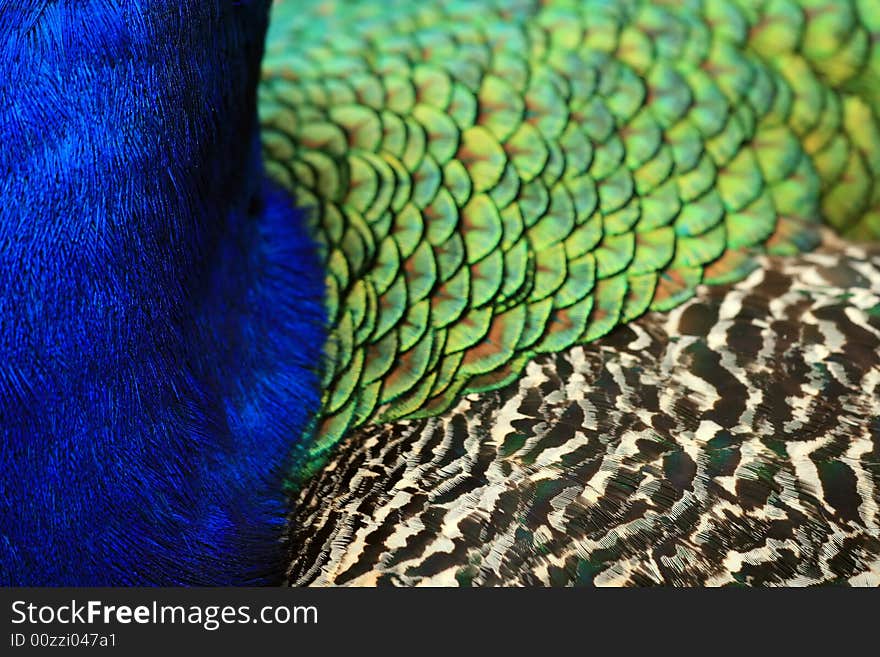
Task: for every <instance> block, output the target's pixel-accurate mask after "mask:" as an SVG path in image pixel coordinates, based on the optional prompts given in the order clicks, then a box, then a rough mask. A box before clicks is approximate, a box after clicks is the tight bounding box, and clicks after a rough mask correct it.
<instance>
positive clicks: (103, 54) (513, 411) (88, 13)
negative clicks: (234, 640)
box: [0, 0, 880, 585]
mask: <svg viewBox="0 0 880 657" xmlns="http://www.w3.org/2000/svg"><path fill="white" fill-rule="evenodd" d="M12 5H13V3H12V2H3V1H2V0H0V52H2V53H4V54H5V55H8V56H5V57H4V58H2V61H0V81H3V84H0V144H2V146H3V151H2V153H3V159H2V160H0V171H2V172H3V175H2V177H0V200H2V203H0V244H2V245H3V247H2V250H0V290H2V292H0V352H2V358H0V431H2V435H3V453H2V456H0V470H2V472H3V479H2V483H0V499H2V500H3V502H2V504H3V505H4V510H3V513H2V519H0V523H2V524H0V564H2V569H3V570H2V576H0V581H2V582H3V583H28V584H40V583H46V584H61V583H76V584H99V583H114V584H133V583H158V584H196V583H268V582H272V581H276V580H277V579H279V578H280V577H281V576H282V572H283V571H284V570H285V568H286V577H287V580H288V581H289V582H290V583H292V584H305V583H317V584H376V583H394V584H402V585H414V584H461V585H497V584H505V585H508V584H545V585H561V584H586V583H592V584H649V583H666V584H679V585H723V584H749V585H766V584H771V585H805V584H816V583H831V582H834V583H844V582H845V583H850V584H857V585H864V584H869V585H877V584H878V583H880V521H878V512H880V490H878V481H880V424H878V420H877V418H878V417H880V404H878V402H877V391H876V387H877V385H878V383H880V255H877V254H876V250H875V249H874V247H872V246H870V245H867V246H860V245H857V244H856V243H855V242H858V241H861V242H870V241H874V240H876V239H877V238H878V237H880V13H878V12H877V11H876V7H875V6H874V2H873V1H869V0H844V1H835V2H831V1H830V0H674V1H673V0H667V1H665V2H656V1H655V2H648V1H647V0H582V1H573V0H572V1H567V0H554V1H552V2H540V1H538V0H532V1H528V0H506V1H505V0H485V1H483V2H468V1H464V0H435V1H432V2H428V3H404V2H399V3H397V2H395V3H379V2H375V1H372V0H350V1H348V2H345V1H340V2H333V1H329V0H306V1H301V2H293V1H289V0H276V2H275V3H273V7H272V11H271V19H270V20H268V35H267V36H265V47H264V41H263V39H264V35H265V32H266V27H267V19H268V16H269V7H268V2H265V1H262V2H226V1H222V0H213V1H212V2H203V3H184V4H181V5H178V4H177V3H172V2H170V0H149V1H144V2H134V3H122V2H118V3H117V2H113V1H111V0H87V1H86V2H82V3H73V2H62V1H58V2H51V1H46V0H40V1H32V2H24V3H19V2H16V3H15V5H16V6H15V7H13V6H12ZM290 509H292V511H290ZM288 512H289V515H288ZM286 516H287V517H286ZM282 539H283V540H282ZM286 555H287V560H288V562H289V566H286V565H285V556H286Z"/></svg>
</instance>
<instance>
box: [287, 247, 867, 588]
mask: <svg viewBox="0 0 880 657" xmlns="http://www.w3.org/2000/svg"><path fill="white" fill-rule="evenodd" d="M760 264H761V269H759V270H757V271H755V272H754V273H753V274H751V275H750V276H749V277H748V278H747V279H746V280H745V281H743V282H741V283H739V284H736V285H733V286H725V287H716V288H709V287H701V288H700V289H699V291H698V294H697V297H696V298H694V299H692V300H691V301H689V302H687V303H685V304H684V305H683V306H681V307H680V308H679V309H677V310H676V311H675V312H673V313H671V314H668V315H663V314H659V313H651V314H648V315H646V316H644V317H642V318H640V319H638V320H636V321H634V322H632V323H630V324H629V325H627V326H625V327H621V328H619V329H617V330H616V331H615V332H613V333H612V334H610V335H609V336H607V337H605V338H602V339H600V340H598V341H596V342H594V343H591V344H589V345H586V346H577V347H573V348H571V349H569V350H567V351H565V352H562V353H559V354H555V355H544V356H541V357H539V358H537V359H536V360H535V361H534V362H533V363H531V364H530V365H529V366H528V368H527V370H526V373H525V376H524V377H523V378H522V379H521V380H519V381H518V382H515V383H512V384H510V385H508V386H507V387H505V388H503V389H501V390H499V391H496V392H491V393H484V394H482V395H469V396H467V397H466V398H464V399H462V400H461V402H460V403H458V404H457V405H456V406H455V407H454V408H453V409H451V410H449V411H447V412H446V413H444V414H443V415H441V416H439V417H436V418H432V419H420V420H410V421H399V422H397V423H393V424H389V425H386V426H373V427H367V428H362V429H360V430H358V431H357V432H355V433H354V435H352V436H351V438H350V439H349V440H350V441H349V442H347V443H346V445H345V446H344V449H337V450H336V451H335V452H334V453H333V455H332V456H331V459H330V462H329V464H328V465H327V466H326V467H325V468H324V469H323V470H322V471H321V472H320V473H319V474H318V475H317V476H316V477H314V478H313V479H312V480H311V481H310V482H309V483H308V485H307V486H305V487H304V488H303V489H302V490H301V492H300V494H299V498H298V501H297V505H296V510H295V512H294V513H293V516H292V517H291V521H290V525H289V526H290V528H291V530H290V531H291V541H292V544H291V548H292V554H293V557H292V562H291V565H290V569H289V573H288V576H289V581H290V583H291V584H325V585H326V584H336V585H343V584H345V585H365V584H394V585H419V584H421V585H456V584H457V585H465V586H466V585H572V584H575V585H577V584H596V585H644V584H674V585H713V586H714V585H728V584H732V585H736V584H745V585H770V586H778V585H810V584H819V583H842V584H852V585H872V586H876V585H878V584H880V517H878V505H880V489H878V482H880V420H878V417H880V402H878V399H880V389H878V386H880V252H878V251H869V250H865V249H863V248H856V247H853V246H847V245H843V244H839V243H830V244H826V246H824V247H823V248H822V249H821V250H820V251H818V252H817V253H814V254H811V255H805V256H800V257H798V258H780V257H764V258H762V261H761V263H760Z"/></svg>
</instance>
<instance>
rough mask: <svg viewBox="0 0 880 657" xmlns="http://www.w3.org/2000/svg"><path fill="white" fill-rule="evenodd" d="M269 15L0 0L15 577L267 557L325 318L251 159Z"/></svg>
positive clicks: (2, 536) (6, 407)
mask: <svg viewBox="0 0 880 657" xmlns="http://www.w3.org/2000/svg"><path fill="white" fill-rule="evenodd" d="M267 13H268V0H259V1H250V2H233V1H232V0H200V1H198V2H179V1H178V0H144V1H141V2H134V1H132V2H129V1H127V0H126V1H123V0H81V1H77V2H73V1H70V2H55V1H47V0H44V1H40V2H37V1H35V0H33V1H30V2H27V1H26V2H21V3H19V2H14V3H13V2H9V1H6V0H0V443H2V446H3V450H2V452H0V471H2V472H4V473H14V476H10V477H5V476H4V481H3V482H0V565H2V566H3V568H0V571H5V572H7V573H17V577H18V578H19V579H18V580H15V581H21V582H28V583H32V584H37V583H55V584H60V583H69V584H99V583H108V582H111V583H166V584H180V583H224V582H226V583H228V582H233V581H237V582H258V581H263V578H265V577H266V576H267V574H268V573H270V572H271V571H272V569H274V568H277V567H278V564H279V561H278V557H279V555H278V552H279V550H280V549H281V544H280V542H279V541H278V540H277V539H278V538H279V537H280V531H281V530H280V528H281V525H282V524H283V517H284V509H285V507H284V499H283V493H282V489H281V481H282V479H283V475H284V468H285V467H286V466H288V465H289V464H290V456H291V450H292V448H293V446H294V445H295V444H296V442H297V441H298V440H300V439H301V438H302V437H303V435H304V434H305V432H306V430H307V427H308V425H309V423H310V422H311V418H313V416H314V414H315V412H316V411H317V405H318V399H319V393H318V384H317V374H316V373H315V370H316V368H317V366H316V363H317V362H318V360H319V357H320V347H319V345H320V344H321V343H322V341H323V336H324V328H323V319H324V318H323V309H322V293H323V287H322V280H323V276H322V274H321V272H320V267H319V265H318V263H317V259H316V258H315V256H314V250H313V245H312V243H311V241H310V240H309V238H308V236H307V235H305V233H304V232H303V231H302V228H301V225H300V224H301V222H299V221H298V217H297V215H296V213H295V212H294V210H293V208H292V204H291V199H290V198H288V197H287V196H285V195H283V194H280V193H279V192H277V191H276V190H274V189H273V188H271V186H270V185H269V184H268V183H267V182H266V180H265V178H264V176H263V174H262V169H261V162H260V157H259V143H258V132H257V123H256V106H255V103H256V101H255V97H256V85H257V83H258V79H259V66H260V58H261V56H262V49H263V38H264V33H265V29H266V23H267ZM304 345H309V346H310V347H311V349H310V350H305V348H304ZM267 537H268V538H267ZM229 554H252V555H254V559H253V560H252V561H251V562H250V565H249V566H247V567H244V568H242V567H236V566H235V564H234V563H231V562H228V561H224V559H225V558H226V557H225V556H224V555H226V556H228V555H229ZM0 583H9V582H7V581H5V579H4V578H3V577H0Z"/></svg>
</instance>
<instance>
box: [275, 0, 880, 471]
mask: <svg viewBox="0 0 880 657" xmlns="http://www.w3.org/2000/svg"><path fill="white" fill-rule="evenodd" d="M870 4H872V3H870V2H868V0H861V1H857V0H853V1H851V2H846V1H843V2H841V1H835V2H831V1H830V0H797V1H794V0H736V1H734V0H702V1H700V0H690V1H683V2H647V1H644V2H642V1H637V0H631V1H616V2H611V1H603V0H592V1H590V0H588V1H585V2H566V1H556V2H525V1H515V2H502V1H500V0H496V1H490V2H479V3H476V2H461V1H459V2H454V1H449V2H429V3H399V4H397V3H379V2H365V1H363V0H362V1H354V2H336V3H334V2H318V1H315V2H280V3H277V6H276V8H275V10H274V15H273V23H272V29H271V32H270V37H269V43H268V46H267V55H266V59H265V64H264V83H263V84H262V87H261V91H260V93H261V99H260V107H261V114H262V123H263V135H264V150H265V155H266V162H267V168H268V170H269V172H270V174H271V175H272V176H273V177H275V178H276V179H277V180H279V181H281V182H282V183H283V184H284V185H286V186H287V187H288V188H289V189H291V190H292V191H293V192H294V193H295V195H296V198H297V200H298V202H299V204H300V205H302V206H304V207H306V208H308V209H309V210H310V213H311V215H310V216H311V219H312V225H313V227H314V231H315V234H316V235H317V236H318V239H319V241H320V243H321V246H322V249H323V251H324V254H325V257H326V262H327V267H328V278H327V286H328V307H329V311H330V318H331V322H332V333H331V338H330V341H329V343H328V345H327V347H326V352H327V368H326V375H325V381H324V384H325V388H326V391H327V392H326V397H325V403H324V411H323V414H322V417H321V420H320V424H319V427H318V430H317V431H318V433H317V437H316V441H315V443H314V444H313V446H312V447H311V452H310V456H311V457H312V458H313V461H314V462H317V461H318V460H319V459H320V457H321V456H322V455H323V454H324V453H326V451H327V450H328V449H329V448H330V447H332V446H333V445H334V444H335V443H336V442H337V441H338V440H339V438H340V437H341V436H342V435H343V434H344V432H345V431H347V430H348V429H350V428H352V427H354V426H358V425H363V424H365V423H373V422H383V421H389V420H394V419H399V418H408V417H422V416H427V415H431V414H436V413H438V412H441V411H443V410H445V409H447V408H448V407H449V406H450V404H452V403H453V401H454V400H455V399H456V398H457V397H458V396H460V395H461V394H465V393H468V392H478V391H483V390H486V389H492V388H496V387H498V386H499V385H501V384H503V383H505V382H507V381H509V380H511V379H512V378H513V377H515V376H516V375H517V374H518V373H519V372H520V371H521V370H522V368H523V367H524V365H525V363H527V362H528V360H529V359H530V358H531V357H532V356H534V355H535V354H538V353H542V352H556V351H559V350H562V349H565V348H567V347H570V346H571V345H573V344H576V343H578V342H584V341H589V340H593V339H595V338H597V337H600V336H601V335H603V334H605V333H607V332H608V331H610V330H611V329H612V328H613V327H614V326H616V325H617V324H619V323H621V322H623V321H628V320H630V319H633V318H635V317H637V316H638V315H640V314H641V313H643V312H645V311H646V310H648V309H659V310H665V309H669V308H672V307H674V306H676V305H678V304H680V303H681V302H683V301H685V300H686V299H688V298H689V297H690V296H692V295H693V293H694V290H695V288H696V286H697V285H699V284H700V283H721V282H728V281H731V280H735V279H738V278H741V277H742V276H743V275H745V273H747V272H748V271H750V269H751V267H752V266H753V265H752V256H753V255H754V254H756V253H760V252H768V251H769V252H772V253H781V254H785V253H794V252H797V251H800V250H805V249H809V248H812V247H813V246H814V245H815V244H816V242H817V235H818V225H819V222H820V221H826V222H827V223H829V224H830V225H831V226H833V227H834V228H836V229H838V230H839V231H841V232H843V233H845V234H848V235H850V236H852V237H860V238H874V237H877V236H880V185H878V184H877V181H878V180H880V127H878V125H880V124H878V116H877V111H876V110H875V109H874V108H876V107H877V106H878V100H880V97H878V91H877V90H878V89H880V81H878V75H880V37H878V35H880V14H878V13H877V12H870V11H869V5H870Z"/></svg>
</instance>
